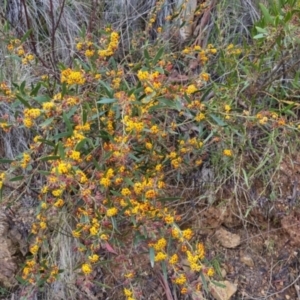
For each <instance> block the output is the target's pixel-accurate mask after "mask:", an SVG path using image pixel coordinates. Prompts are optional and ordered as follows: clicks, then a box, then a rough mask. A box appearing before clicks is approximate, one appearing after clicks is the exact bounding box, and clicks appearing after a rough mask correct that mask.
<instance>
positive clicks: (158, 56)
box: [153, 47, 165, 65]
mask: <svg viewBox="0 0 300 300" xmlns="http://www.w3.org/2000/svg"><path fill="white" fill-rule="evenodd" d="M164 50H165V48H164V47H161V48H160V49H159V50H158V51H157V53H156V55H155V57H154V59H153V65H156V63H157V62H158V61H159V60H160V58H161V57H162V55H163V53H164Z"/></svg>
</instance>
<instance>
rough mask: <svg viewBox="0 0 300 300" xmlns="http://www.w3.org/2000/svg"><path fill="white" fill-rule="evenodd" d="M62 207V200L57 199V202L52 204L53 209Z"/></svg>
mask: <svg viewBox="0 0 300 300" xmlns="http://www.w3.org/2000/svg"><path fill="white" fill-rule="evenodd" d="M63 205H64V200H63V199H57V201H56V202H55V203H54V206H55V207H62V206H63Z"/></svg>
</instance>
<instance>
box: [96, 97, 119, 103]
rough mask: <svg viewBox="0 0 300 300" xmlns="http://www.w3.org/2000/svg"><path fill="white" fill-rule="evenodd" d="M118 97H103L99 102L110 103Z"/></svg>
mask: <svg viewBox="0 0 300 300" xmlns="http://www.w3.org/2000/svg"><path fill="white" fill-rule="evenodd" d="M116 101H117V99H114V98H101V100H99V101H97V103H98V104H109V103H114V102H116Z"/></svg>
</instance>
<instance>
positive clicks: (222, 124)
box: [210, 114, 227, 127]
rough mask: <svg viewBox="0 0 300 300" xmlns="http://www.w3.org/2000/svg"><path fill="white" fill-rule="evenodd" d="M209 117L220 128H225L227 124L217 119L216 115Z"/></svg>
mask: <svg viewBox="0 0 300 300" xmlns="http://www.w3.org/2000/svg"><path fill="white" fill-rule="evenodd" d="M210 117H211V118H212V119H213V120H214V121H215V122H216V123H217V124H218V125H219V126H221V127H224V126H227V124H226V123H225V122H224V121H222V120H221V119H220V118H219V117H217V116H216V115H214V114H211V115H210Z"/></svg>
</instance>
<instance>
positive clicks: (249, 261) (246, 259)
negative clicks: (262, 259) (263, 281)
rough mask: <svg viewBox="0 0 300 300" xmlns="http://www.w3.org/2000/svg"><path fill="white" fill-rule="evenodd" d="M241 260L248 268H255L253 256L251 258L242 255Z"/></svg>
mask: <svg viewBox="0 0 300 300" xmlns="http://www.w3.org/2000/svg"><path fill="white" fill-rule="evenodd" d="M240 260H241V262H242V263H243V264H245V265H246V266H248V267H250V268H252V267H254V261H253V259H252V257H251V256H249V255H242V256H241V258H240Z"/></svg>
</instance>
